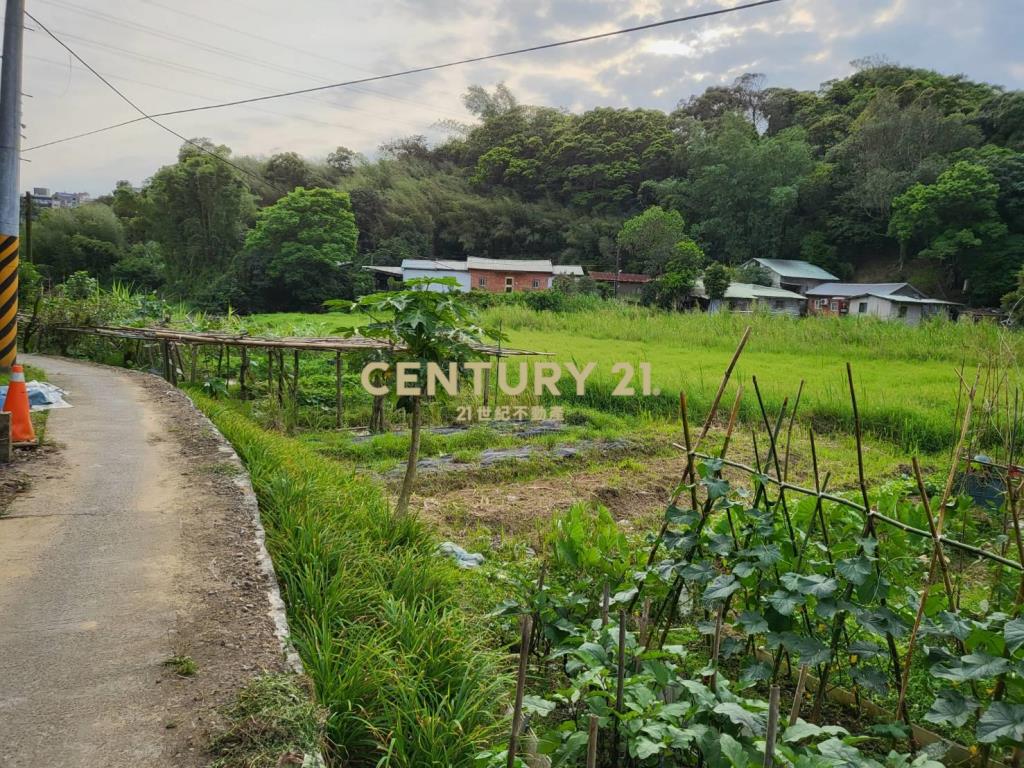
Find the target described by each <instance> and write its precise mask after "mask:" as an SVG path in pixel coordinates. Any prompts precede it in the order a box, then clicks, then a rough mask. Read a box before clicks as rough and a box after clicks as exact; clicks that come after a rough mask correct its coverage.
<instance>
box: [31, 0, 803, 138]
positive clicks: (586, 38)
mask: <svg viewBox="0 0 1024 768" xmlns="http://www.w3.org/2000/svg"><path fill="white" fill-rule="evenodd" d="M782 1H783V0H757V2H751V3H744V4H742V5H735V6H732V7H731V8H718V9H716V10H714V11H703V12H701V13H694V14H690V15H688V16H678V17H676V18H671V19H662V20H661V21H655V22H651V23H649V24H639V25H637V26H633V27H624V28H622V29H616V30H612V31H610V32H599V33H596V34H593V35H583V36H581V37H574V38H571V39H568V40H560V41H557V42H553V43H542V44H540V45H531V46H529V47H526V48H516V49H514V50H511V51H502V52H500V53H489V54H486V55H483V56H473V57H470V58H465V59H458V60H456V61H448V62H445V63H443V64H432V65H429V66H424V67H413V68H412V69H403V70H400V71H398V72H391V73H389V74H386V75H372V76H369V77H363V78H358V79H355V80H346V81H344V82H340V83H331V84H328V85H318V86H313V87H310V88H299V89H296V90H292V91H283V92H281V93H274V94H270V95H267V96H252V97H250V98H246V99H236V100H234V101H225V102H222V103H219V104H209V105H205V106H198V107H187V108H185V109H175V110H169V111H167V112H157V113H155V114H153V115H146V118H139V119H136V120H133V121H130V122H122V123H117V124H115V125H109V126H107V127H105V128H97V129H96V130H93V131H88V132H86V133H84V134H78V135H75V136H68V137H66V138H63V139H55V140H54V141H49V142H46V143H45V144H37V145H36V146H34V147H28V148H27V149H25V150H23V151H24V152H28V151H31V150H33V149H42V148H43V147H50V146H53V145H54V144H62V143H64V142H66V141H73V140H74V139H78V138H82V137H83V136H92V135H95V134H97V133H102V132H103V131H110V130H113V129H115V128H120V127H122V126H124V125H130V124H131V122H139V120H141V119H147V118H148V119H152V118H154V117H170V116H171V115H183V114H189V113H192V112H206V111H208V110H213V109H224V108H225V107H237V106H241V105H243V104H253V103H255V102H260V101H271V100H273V99H283V98H287V97H290V96H302V95H306V94H310V93H319V92H321V91H328V90H332V89H335V88H345V87H350V86H353V85H362V84H363V83H372V82H377V81H380V80H391V79H394V78H398V77H406V76H408V75H416V74H421V73H424V72H436V71H437V70H441V69H451V68H452V67H459V66H463V65H465V64H475V63H478V62H481V61H491V60H494V59H502V58H507V57H510V56H519V55H522V54H526V53H535V52H537V51H546V50H551V49H553V48H563V47H565V46H568V45H575V44H577V43H586V42H591V41H593V40H603V39H606V38H609V37H616V36H618V35H627V34H633V33H636V32H643V31H646V30H650V29H657V28H659V27H667V26H670V25H673V24H682V23H684V22H687V21H698V20H700V19H707V18H711V17H714V16H723V15H725V14H730V13H737V12H739V11H746V10H750V9H753V8H760V7H762V6H766V5H773V4H775V3H780V2H782ZM26 15H28V14H27V13H26ZM29 18H33V17H32V16H29ZM40 26H42V25H40ZM44 29H45V27H44ZM46 31H47V32H49V30H46ZM49 34H50V36H51V37H53V33H49ZM54 39H56V38H54ZM58 42H59V41H58ZM62 45H63V43H62ZM140 111H141V110H140Z"/></svg>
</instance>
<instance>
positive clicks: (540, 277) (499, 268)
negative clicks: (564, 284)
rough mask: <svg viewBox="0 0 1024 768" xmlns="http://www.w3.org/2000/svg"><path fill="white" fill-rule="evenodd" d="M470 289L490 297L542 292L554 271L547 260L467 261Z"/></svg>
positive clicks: (471, 257) (548, 284) (477, 259)
mask: <svg viewBox="0 0 1024 768" xmlns="http://www.w3.org/2000/svg"><path fill="white" fill-rule="evenodd" d="M466 266H467V267H468V269H469V276H470V285H472V287H473V288H474V289H475V290H479V291H489V292H491V293H512V292H514V291H544V290H547V289H548V288H550V287H551V280H552V278H553V277H554V274H555V270H554V266H553V265H552V264H551V261H550V260H548V259H480V258H477V257H475V256H470V257H469V258H467V259H466Z"/></svg>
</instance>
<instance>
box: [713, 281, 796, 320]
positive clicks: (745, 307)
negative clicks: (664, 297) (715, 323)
mask: <svg viewBox="0 0 1024 768" xmlns="http://www.w3.org/2000/svg"><path fill="white" fill-rule="evenodd" d="M693 295H694V296H695V297H697V298H698V299H703V300H705V301H707V303H708V311H709V312H717V311H719V310H722V309H728V310H729V311H730V312H754V311H756V310H760V311H768V312H771V313H772V314H774V315H792V316H793V317H799V316H800V315H801V314H802V313H803V310H804V306H805V305H806V304H807V299H805V298H804V297H803V296H801V295H800V294H799V293H794V292H793V291H787V290H786V289H785V288H776V287H775V286H772V285H756V284H754V283H730V284H729V287H728V288H727V289H726V291H725V298H724V299H716V300H713V301H712V300H710V299H708V297H707V293H706V292H705V291H704V282H703V281H702V280H697V281H696V282H695V283H694V286H693Z"/></svg>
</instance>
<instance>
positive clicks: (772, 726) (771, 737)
mask: <svg viewBox="0 0 1024 768" xmlns="http://www.w3.org/2000/svg"><path fill="white" fill-rule="evenodd" d="M779 693H780V691H779V686H777V685H773V686H772V688H771V692H770V693H769V694H768V728H767V731H766V733H765V738H764V768H772V766H774V765H775V740H776V738H777V737H778V732H779Z"/></svg>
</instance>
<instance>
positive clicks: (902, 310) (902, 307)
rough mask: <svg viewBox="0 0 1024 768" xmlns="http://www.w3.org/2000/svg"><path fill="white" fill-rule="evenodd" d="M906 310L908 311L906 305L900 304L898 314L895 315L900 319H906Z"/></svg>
mask: <svg viewBox="0 0 1024 768" xmlns="http://www.w3.org/2000/svg"><path fill="white" fill-rule="evenodd" d="M907 309H908V307H907V305H906V304H900V309H899V312H898V313H897V314H898V315H899V316H900V317H906V316H907Z"/></svg>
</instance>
